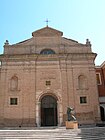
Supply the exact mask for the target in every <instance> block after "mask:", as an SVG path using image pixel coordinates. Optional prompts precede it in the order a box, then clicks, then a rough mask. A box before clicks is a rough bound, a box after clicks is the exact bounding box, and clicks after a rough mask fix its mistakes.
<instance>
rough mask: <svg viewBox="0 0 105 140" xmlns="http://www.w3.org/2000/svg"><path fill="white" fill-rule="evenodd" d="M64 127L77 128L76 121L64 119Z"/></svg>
mask: <svg viewBox="0 0 105 140" xmlns="http://www.w3.org/2000/svg"><path fill="white" fill-rule="evenodd" d="M66 129H78V122H77V121H66Z"/></svg>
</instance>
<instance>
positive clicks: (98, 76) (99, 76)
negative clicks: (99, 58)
mask: <svg viewBox="0 0 105 140" xmlns="http://www.w3.org/2000/svg"><path fill="white" fill-rule="evenodd" d="M96 80H97V84H98V85H101V84H102V83H101V75H100V73H96Z"/></svg>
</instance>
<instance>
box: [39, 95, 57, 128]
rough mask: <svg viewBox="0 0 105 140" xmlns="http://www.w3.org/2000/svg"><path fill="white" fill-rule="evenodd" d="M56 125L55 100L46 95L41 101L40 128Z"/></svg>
mask: <svg viewBox="0 0 105 140" xmlns="http://www.w3.org/2000/svg"><path fill="white" fill-rule="evenodd" d="M56 125H57V100H56V98H54V97H53V96H50V95H46V96H44V97H43V98H42V99H41V126H56Z"/></svg>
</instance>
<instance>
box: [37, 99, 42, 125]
mask: <svg viewBox="0 0 105 140" xmlns="http://www.w3.org/2000/svg"><path fill="white" fill-rule="evenodd" d="M40 105H41V102H39V101H38V102H37V103H36V125H37V127H40V125H41V119H40V117H41V116H40V108H41V106H40Z"/></svg>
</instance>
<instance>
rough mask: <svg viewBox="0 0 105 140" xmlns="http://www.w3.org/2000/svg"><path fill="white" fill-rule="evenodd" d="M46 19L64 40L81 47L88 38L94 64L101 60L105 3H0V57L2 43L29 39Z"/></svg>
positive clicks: (22, 0)
mask: <svg viewBox="0 0 105 140" xmlns="http://www.w3.org/2000/svg"><path fill="white" fill-rule="evenodd" d="M46 19H48V20H49V27H52V28H54V29H57V30H60V31H62V32H63V36H64V37H67V38H70V39H73V40H76V41H78V42H79V43H83V44H85V43H86V39H87V38H88V39H89V40H90V41H91V44H92V51H93V52H95V53H97V57H96V60H95V64H96V65H101V64H102V63H103V62H104V61H105V49H104V47H105V0H0V54H2V53H3V46H4V42H5V40H8V41H9V43H10V44H15V43H18V42H20V41H23V40H26V39H29V38H31V37H32V32H33V31H35V30H38V29H40V28H43V27H45V26H46V22H45V21H46Z"/></svg>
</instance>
